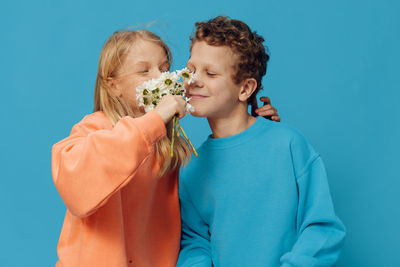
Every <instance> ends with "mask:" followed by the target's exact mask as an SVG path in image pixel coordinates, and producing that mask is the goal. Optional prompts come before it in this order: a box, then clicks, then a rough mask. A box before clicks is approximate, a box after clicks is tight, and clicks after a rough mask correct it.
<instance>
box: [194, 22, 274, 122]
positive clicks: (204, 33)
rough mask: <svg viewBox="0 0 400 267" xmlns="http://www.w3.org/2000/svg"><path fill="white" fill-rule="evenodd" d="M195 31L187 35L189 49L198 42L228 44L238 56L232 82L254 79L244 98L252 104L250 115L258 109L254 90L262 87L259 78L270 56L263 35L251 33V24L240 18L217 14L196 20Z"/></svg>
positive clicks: (264, 70)
mask: <svg viewBox="0 0 400 267" xmlns="http://www.w3.org/2000/svg"><path fill="white" fill-rule="evenodd" d="M195 27H196V31H195V32H194V34H193V35H191V36H190V41H191V45H190V51H192V47H193V45H194V44H195V43H196V42H198V41H205V42H206V43H207V44H209V45H214V46H229V47H230V48H231V49H232V51H233V53H234V54H235V55H236V56H237V64H236V66H235V72H234V74H233V76H232V80H233V82H234V83H236V84H239V83H240V82H242V81H243V80H245V79H247V78H254V79H255V80H256V81H257V88H256V90H255V91H254V93H253V94H252V95H251V97H250V98H249V99H248V100H247V103H248V104H251V105H252V115H255V112H254V110H255V109H256V108H257V93H258V92H259V91H260V90H261V89H262V84H261V80H262V77H263V76H264V75H265V73H266V71H267V62H268V60H269V55H268V54H267V52H266V49H265V47H264V45H263V42H264V38H263V37H262V36H261V35H259V34H257V33H256V32H255V31H254V32H252V31H251V29H250V27H249V26H248V25H247V24H246V23H244V22H243V21H240V20H234V19H230V18H229V17H225V16H218V17H215V18H213V19H210V20H209V21H206V22H203V21H199V22H196V23H195Z"/></svg>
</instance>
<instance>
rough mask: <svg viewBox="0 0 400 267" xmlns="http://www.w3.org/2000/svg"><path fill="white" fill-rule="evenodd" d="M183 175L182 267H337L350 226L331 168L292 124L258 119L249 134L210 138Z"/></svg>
mask: <svg viewBox="0 0 400 267" xmlns="http://www.w3.org/2000/svg"><path fill="white" fill-rule="evenodd" d="M198 153H199V157H198V158H193V159H192V161H191V162H190V164H189V165H188V166H187V167H186V168H184V169H183V170H182V171H181V175H180V182H179V197H180V202H181V216H182V239H181V251H180V255H179V260H178V264H177V266H196V267H200V266H208V267H210V266H212V265H213V266H215V267H219V266H221V267H235V266H240V267H242V266H251V267H257V266H260V267H261V266H262V267H275V266H285V267H289V266H296V267H303V266H304V267H313V266H332V265H334V264H335V262H336V261H337V259H338V257H339V254H340V250H341V248H342V245H343V241H344V237H345V228H344V226H343V224H342V223H341V221H340V220H339V219H338V218H337V217H336V215H335V212H334V207H333V204H332V200H331V196H330V193H329V186H328V181H327V177H326V172H325V168H324V164H323V162H322V160H321V158H320V156H319V154H318V153H317V152H316V151H315V150H314V149H313V147H312V146H311V145H310V143H309V142H308V141H307V140H306V139H305V138H304V137H303V136H302V135H301V134H300V133H298V132H297V131H296V130H294V129H293V128H291V127H289V126H287V125H285V124H284V123H275V122H272V121H269V120H266V119H264V118H258V119H257V120H256V122H255V123H254V124H253V125H252V126H251V127H249V128H248V129H247V130H245V131H243V132H241V133H239V134H237V135H234V136H231V137H225V138H218V139H214V138H211V137H209V138H208V139H207V140H206V141H205V142H204V143H203V144H202V145H201V147H200V148H199V150H198Z"/></svg>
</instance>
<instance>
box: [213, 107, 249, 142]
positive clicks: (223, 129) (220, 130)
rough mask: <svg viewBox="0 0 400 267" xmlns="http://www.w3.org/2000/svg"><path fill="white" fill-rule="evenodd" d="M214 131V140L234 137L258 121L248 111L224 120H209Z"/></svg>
mask: <svg viewBox="0 0 400 267" xmlns="http://www.w3.org/2000/svg"><path fill="white" fill-rule="evenodd" d="M207 120H208V124H209V125H210V128H211V131H212V138H222V137H228V136H233V135H236V134H238V133H241V132H243V131H245V130H247V129H248V128H249V127H250V126H251V125H253V123H254V122H255V121H256V120H257V119H256V118H255V117H253V116H251V115H250V114H249V113H248V112H247V110H245V112H243V111H241V112H237V113H236V114H231V115H229V116H227V117H224V118H207Z"/></svg>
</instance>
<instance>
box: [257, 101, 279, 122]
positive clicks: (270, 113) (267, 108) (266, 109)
mask: <svg viewBox="0 0 400 267" xmlns="http://www.w3.org/2000/svg"><path fill="white" fill-rule="evenodd" d="M260 100H261V101H262V102H264V106H262V107H260V108H258V109H256V110H255V111H256V113H257V114H258V115H259V116H263V117H265V118H266V119H269V120H272V121H281V118H280V117H279V114H278V110H277V109H276V108H274V107H273V106H272V105H271V100H270V99H269V97H266V96H262V97H260Z"/></svg>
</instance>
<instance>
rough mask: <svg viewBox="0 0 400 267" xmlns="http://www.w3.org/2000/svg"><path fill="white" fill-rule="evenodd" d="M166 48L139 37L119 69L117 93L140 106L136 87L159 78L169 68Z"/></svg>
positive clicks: (134, 105) (115, 80)
mask: <svg viewBox="0 0 400 267" xmlns="http://www.w3.org/2000/svg"><path fill="white" fill-rule="evenodd" d="M169 67H170V66H169V62H168V57H167V54H166V52H165V50H164V49H163V48H162V47H161V46H160V45H159V44H157V43H153V42H150V41H146V40H143V39H138V40H137V41H135V43H134V44H133V45H132V46H131V48H130V50H129V52H128V55H127V57H126V59H125V62H124V64H123V65H122V66H121V68H120V69H119V70H118V73H117V77H116V79H114V83H113V85H114V86H113V87H114V88H115V89H116V91H117V94H119V95H122V97H123V98H124V99H125V100H126V101H128V103H131V106H132V108H133V109H137V108H138V103H137V100H136V87H138V86H139V85H141V84H142V83H143V82H145V81H148V80H151V79H153V78H155V79H156V78H158V77H159V76H160V75H161V73H162V72H164V71H168V70H169Z"/></svg>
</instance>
